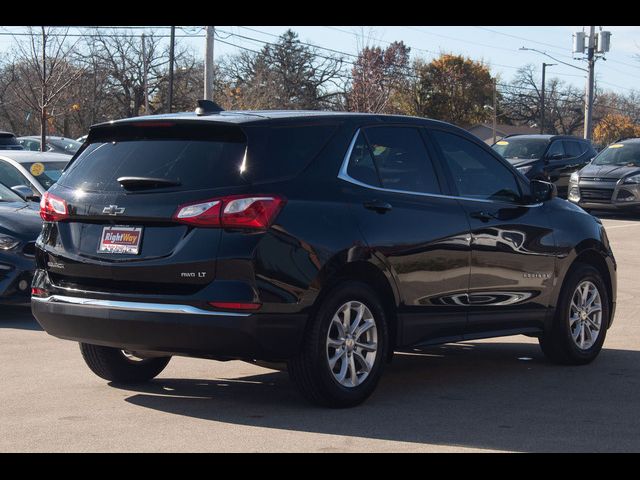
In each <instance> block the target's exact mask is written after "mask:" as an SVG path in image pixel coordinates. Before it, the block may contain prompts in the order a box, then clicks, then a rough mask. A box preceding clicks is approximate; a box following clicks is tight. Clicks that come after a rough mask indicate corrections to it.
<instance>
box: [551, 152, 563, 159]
mask: <svg viewBox="0 0 640 480" xmlns="http://www.w3.org/2000/svg"><path fill="white" fill-rule="evenodd" d="M563 158H564V155H562V154H561V153H554V154H553V155H550V156H548V157H547V160H562V159H563Z"/></svg>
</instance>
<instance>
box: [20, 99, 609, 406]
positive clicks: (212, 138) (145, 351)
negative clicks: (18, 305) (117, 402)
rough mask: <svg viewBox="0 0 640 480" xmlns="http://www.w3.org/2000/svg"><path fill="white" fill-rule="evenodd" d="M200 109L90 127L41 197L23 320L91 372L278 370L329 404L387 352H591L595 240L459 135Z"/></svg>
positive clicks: (379, 118) (380, 118) (351, 399)
mask: <svg viewBox="0 0 640 480" xmlns="http://www.w3.org/2000/svg"><path fill="white" fill-rule="evenodd" d="M196 112H197V113H196V114H174V115H164V116H153V117H140V118H133V119H127V120H121V121H116V122H113V123H107V124H101V125H98V126H94V127H93V128H92V129H91V130H90V133H89V137H88V139H87V141H86V142H85V143H84V144H83V147H82V150H81V151H80V152H79V153H78V155H77V156H76V157H75V159H74V160H73V161H72V162H71V163H70V164H69V166H68V167H67V169H66V170H65V173H64V174H63V175H62V177H61V178H60V180H59V181H58V182H57V183H56V184H54V185H53V187H52V188H51V189H50V190H49V191H48V192H47V193H45V196H44V198H43V201H42V208H41V215H42V217H43V219H44V220H45V224H44V227H43V231H42V234H41V236H40V238H39V241H38V244H37V254H36V257H37V268H38V270H37V273H36V275H35V278H34V282H33V293H32V309H33V313H34V315H35V317H36V318H37V320H38V321H39V322H40V324H41V325H42V326H43V327H44V329H45V330H46V331H47V332H49V333H50V334H52V335H55V336H58V337H60V338H65V339H70V340H75V341H78V342H80V346H81V351H82V354H83V356H84V359H85V361H86V363H87V364H88V366H89V367H90V368H91V369H92V370H93V371H94V372H95V373H96V374H97V375H99V376H101V377H102V378H105V379H107V380H112V381H118V382H141V381H145V380H149V379H151V378H153V377H154V376H156V375H158V374H159V373H160V372H161V371H162V370H163V368H164V367H165V366H166V365H167V362H169V359H170V357H171V356H172V355H187V356H193V357H200V358H208V359H217V360H228V359H244V360H249V361H252V360H260V361H267V362H283V361H285V362H287V364H288V371H289V374H290V376H291V378H292V380H293V381H294V383H295V384H296V385H297V386H298V387H299V388H300V390H301V391H302V392H303V393H304V395H305V396H306V397H307V398H309V399H311V400H312V401H314V402H317V403H319V404H322V405H329V406H332V407H344V406H351V405H355V404H357V403H359V402H362V401H363V400H364V399H365V398H367V397H368V396H369V394H371V393H372V391H373V390H374V388H375V386H376V384H377V382H378V379H379V378H380V375H381V373H382V370H383V367H384V364H385V363H386V362H387V361H389V360H390V359H391V357H392V352H394V351H401V350H407V349H415V348H420V347H422V346H425V345H433V344H438V343H443V342H455V341H463V340H471V339H477V338H486V337H498V336H503V335H515V334H524V335H529V336H534V337H538V338H539V339H540V344H541V346H542V349H543V351H544V353H545V354H546V355H547V356H548V357H549V358H550V359H551V360H553V361H556V362H559V363H568V364H584V363H588V362H590V361H591V360H593V359H594V358H595V357H596V356H597V355H598V353H599V351H600V349H601V348H602V344H603V342H604V339H605V334H606V331H607V329H608V328H609V326H610V324H611V320H612V318H613V313H614V309H615V299H616V273H615V270H616V265H615V261H614V257H613V254H612V252H611V248H610V246H609V242H608V240H607V236H606V234H605V231H604V228H603V226H602V224H601V223H600V222H599V220H598V219H596V218H595V217H592V216H591V215H589V214H587V213H585V212H584V211H583V210H582V209H581V208H579V207H577V206H575V205H573V204H571V203H569V202H566V201H563V200H560V199H556V198H554V197H555V189H554V187H553V185H552V184H549V183H546V182H540V181H529V180H528V179H526V178H525V177H524V176H523V175H521V174H519V173H518V172H517V171H516V170H515V169H514V168H513V167H512V166H511V165H510V164H509V163H508V162H506V161H505V160H504V159H503V158H502V157H500V156H499V155H498V154H497V153H495V152H494V151H493V150H492V149H491V148H489V147H488V146H487V145H485V144H484V143H482V142H481V141H479V140H477V139H476V138H475V137H473V136H472V135H470V134H468V133H467V132H465V131H464V130H462V129H460V128H457V127H454V126H452V125H449V124H446V123H442V122H438V121H431V120H426V119H421V118H412V117H403V116H386V115H370V114H344V113H329V112H300V111H296V112H289V111H282V112H277V111H269V112H265V111H253V112H240V111H238V112H224V111H223V112H220V111H218V110H217V109H215V108H214V107H213V106H212V105H209V104H206V103H202V105H201V107H200V109H199V110H197V111H196Z"/></svg>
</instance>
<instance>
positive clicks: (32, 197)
mask: <svg viewBox="0 0 640 480" xmlns="http://www.w3.org/2000/svg"><path fill="white" fill-rule="evenodd" d="M11 190H13V191H14V192H15V193H17V194H18V195H20V197H22V198H23V199H24V200H27V201H32V202H39V201H40V195H38V194H36V193H33V190H31V189H30V188H29V187H27V186H26V185H16V186H15V187H11Z"/></svg>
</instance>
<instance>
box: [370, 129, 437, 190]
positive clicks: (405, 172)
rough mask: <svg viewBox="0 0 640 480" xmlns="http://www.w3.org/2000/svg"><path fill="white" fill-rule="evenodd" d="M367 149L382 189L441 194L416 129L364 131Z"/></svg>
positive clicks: (434, 173)
mask: <svg viewBox="0 0 640 480" xmlns="http://www.w3.org/2000/svg"><path fill="white" fill-rule="evenodd" d="M365 135H366V137H367V140H368V141H369V148H370V149H371V153H372V155H373V159H374V162H375V165H376V167H377V169H378V175H379V176H380V182H381V183H382V186H383V187H384V188H388V189H392V190H403V191H407V192H420V193H440V186H439V185H438V177H437V176H436V172H435V170H434V169H433V165H432V164H431V160H430V159H429V154H428V153H427V149H426V147H425V145H424V141H423V140H422V136H421V135H420V132H419V131H418V129H417V128H407V127H371V128H367V129H365Z"/></svg>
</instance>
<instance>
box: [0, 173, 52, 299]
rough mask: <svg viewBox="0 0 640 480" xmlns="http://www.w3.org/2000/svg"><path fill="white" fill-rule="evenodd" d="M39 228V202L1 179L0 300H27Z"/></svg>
mask: <svg viewBox="0 0 640 480" xmlns="http://www.w3.org/2000/svg"><path fill="white" fill-rule="evenodd" d="M41 229H42V219H41V218H40V215H39V214H38V204H37V203H32V202H28V201H26V200H25V199H23V198H22V197H20V196H19V195H18V194H17V193H15V192H14V191H12V190H11V189H10V188H9V187H7V186H6V185H3V184H1V183H0V303H14V304H28V303H29V302H30V300H31V298H30V293H31V288H30V287H31V279H32V277H33V271H34V269H35V260H34V255H35V243H36V238H37V237H38V234H39V233H40V230H41Z"/></svg>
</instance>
